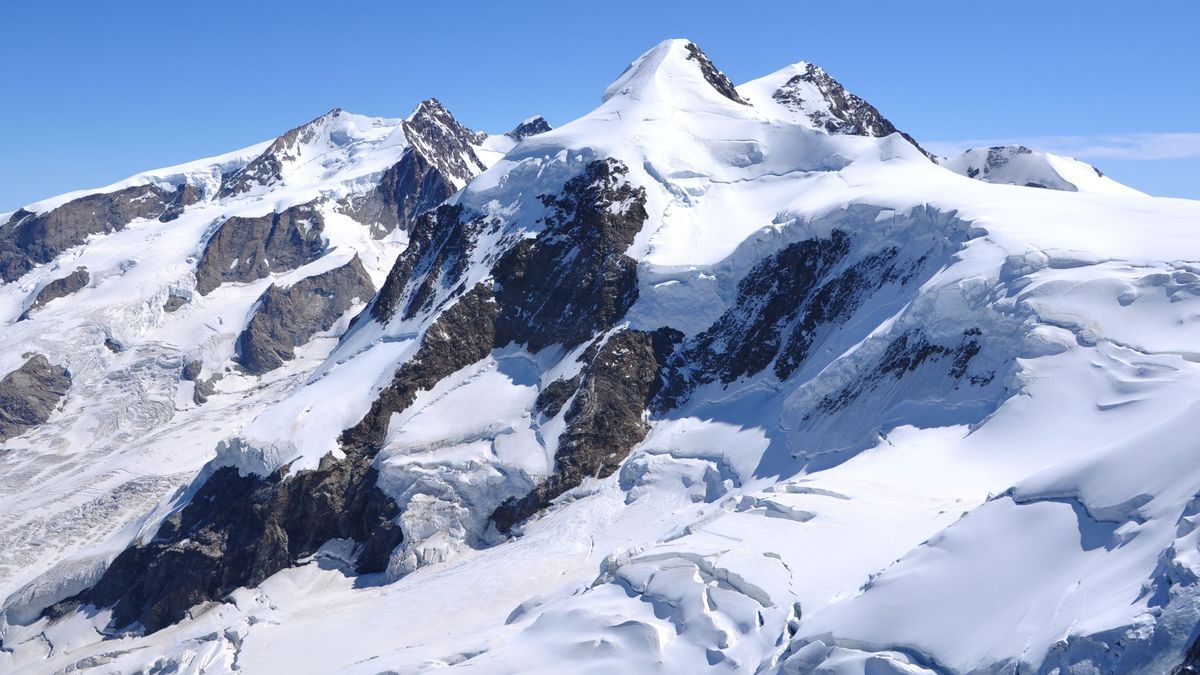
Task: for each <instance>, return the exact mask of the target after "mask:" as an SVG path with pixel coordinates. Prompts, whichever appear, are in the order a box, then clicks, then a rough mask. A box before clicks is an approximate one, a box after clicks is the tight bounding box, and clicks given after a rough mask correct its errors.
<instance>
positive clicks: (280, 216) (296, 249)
mask: <svg viewBox="0 0 1200 675" xmlns="http://www.w3.org/2000/svg"><path fill="white" fill-rule="evenodd" d="M324 229H325V220H324V218H322V217H321V213H320V211H318V210H317V209H316V207H315V206H314V204H312V203H309V204H300V205H298V206H293V207H291V208H289V209H287V210H286V211H283V212H280V213H272V214H268V215H265V216H261V217H258V218H241V217H237V216H235V217H233V218H230V219H228V220H226V221H225V222H224V223H222V224H221V226H220V227H219V228H218V229H217V231H216V232H214V233H213V235H212V236H211V237H210V238H209V240H208V243H207V244H205V246H204V253H203V255H201V257H200V263H199V265H197V266H196V290H198V291H199V292H200V294H201V295H207V294H208V293H210V292H212V291H213V289H215V288H217V287H218V286H220V285H221V284H223V283H226V282H230V281H234V282H238V281H240V282H247V281H255V280H257V279H262V278H264V277H266V276H268V275H269V274H271V273H272V272H285V271H287V270H294V269H296V268H298V267H301V266H303V265H305V264H307V263H310V262H312V261H314V260H316V259H317V258H319V257H321V255H322V253H324V251H325V240H324V238H323V237H322V232H323V231H324Z"/></svg>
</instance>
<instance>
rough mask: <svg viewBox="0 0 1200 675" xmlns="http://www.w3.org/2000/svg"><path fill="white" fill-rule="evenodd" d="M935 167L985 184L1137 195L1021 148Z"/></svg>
mask: <svg viewBox="0 0 1200 675" xmlns="http://www.w3.org/2000/svg"><path fill="white" fill-rule="evenodd" d="M938 163H939V164H941V165H942V166H944V167H946V168H947V169H950V170H951V171H953V172H955V173H957V174H961V175H963V176H966V177H967V178H974V179H976V180H981V181H983V182H985V183H1004V184H1009V185H1022V186H1025V187H1035V188H1046V189H1049V190H1062V191H1064V192H1094V193H1107V194H1124V195H1135V194H1141V193H1140V192H1138V191H1137V190H1134V189H1133V188H1131V187H1128V186H1126V185H1122V184H1121V183H1118V182H1116V181H1114V180H1112V179H1111V178H1109V177H1107V176H1105V175H1104V174H1103V173H1101V172H1100V170H1099V169H1097V168H1096V167H1094V166H1092V165H1091V164H1088V163H1086V162H1081V161H1079V160H1077V159H1073V158H1071V157H1064V156H1062V155H1055V154H1052V153H1049V152H1039V151H1037V150H1032V149H1030V148H1027V147H1025V146H1024V145H1016V144H1014V145H994V146H991V147H988V148H971V149H970V150H967V151H965V152H963V153H962V154H961V155H959V156H957V157H948V158H942V159H940V160H939V161H938Z"/></svg>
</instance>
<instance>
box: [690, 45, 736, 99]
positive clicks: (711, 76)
mask: <svg viewBox="0 0 1200 675" xmlns="http://www.w3.org/2000/svg"><path fill="white" fill-rule="evenodd" d="M687 51H688V60H695V61H696V63H697V64H699V66H700V72H701V73H702V74H703V75H704V79H705V80H706V81H707V82H708V83H709V84H711V85H712V88H713V89H716V90H717V93H719V94H720V95H722V96H724V97H725V98H727V99H729V100H730V101H733V102H734V103H741V104H742V105H750V104H749V103H747V102H746V100H745V99H743V98H742V97H741V96H740V95H739V94H738V92H737V88H736V87H734V86H733V82H730V81H729V78H728V77H726V76H725V73H722V72H721V71H720V70H718V69H717V67H716V66H714V65H713V62H712V61H711V60H710V59H709V58H708V55H707V54H705V53H704V52H703V51H702V50H701V49H700V47H698V46H696V45H695V44H694V43H691V42H689V43H687Z"/></svg>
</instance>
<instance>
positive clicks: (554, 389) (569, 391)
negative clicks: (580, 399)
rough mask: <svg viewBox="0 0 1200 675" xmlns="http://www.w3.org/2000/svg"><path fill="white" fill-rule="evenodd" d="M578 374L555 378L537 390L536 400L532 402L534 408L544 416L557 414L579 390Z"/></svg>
mask: <svg viewBox="0 0 1200 675" xmlns="http://www.w3.org/2000/svg"><path fill="white" fill-rule="evenodd" d="M579 380H580V376H579V375H576V376H575V377H571V378H568V379H564V380H555V381H553V382H551V383H550V384H548V385H546V387H545V388H544V389H542V390H541V391H540V392H538V397H537V401H535V402H534V406H533V407H534V409H535V410H537V411H538V412H539V413H541V414H542V415H543V416H545V417H554V416H556V415H558V413H559V411H561V410H562V408H563V406H564V405H566V404H567V401H568V400H570V398H571V397H572V396H574V395H575V392H576V391H578V390H579Z"/></svg>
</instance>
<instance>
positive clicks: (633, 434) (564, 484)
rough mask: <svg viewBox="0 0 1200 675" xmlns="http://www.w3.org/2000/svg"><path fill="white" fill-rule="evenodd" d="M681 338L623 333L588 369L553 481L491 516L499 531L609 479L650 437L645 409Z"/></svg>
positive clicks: (670, 333)
mask: <svg viewBox="0 0 1200 675" xmlns="http://www.w3.org/2000/svg"><path fill="white" fill-rule="evenodd" d="M681 337H682V335H681V334H680V333H678V332H677V331H674V330H672V329H669V328H660V329H659V330H657V331H654V332H652V333H648V332H643V331H635V330H622V331H619V332H617V333H615V334H614V335H613V336H612V337H610V338H609V339H608V340H607V341H606V342H605V343H604V345H603V346H602V347H600V349H599V350H598V351H597V352H596V353H595V355H594V357H593V358H592V360H591V361H590V362H589V363H588V364H587V365H586V366H585V367H584V371H583V378H582V384H581V385H580V386H579V391H578V393H576V394H575V398H574V399H573V400H572V403H571V407H570V408H569V409H568V410H567V412H566V416H565V418H564V419H565V420H566V422H567V428H566V430H565V431H563V433H562V435H561V436H560V437H559V440H558V450H557V451H556V452H555V453H554V471H553V473H551V475H550V477H549V478H547V479H546V480H545V481H544V482H542V483H541V484H539V485H538V486H537V487H535V488H534V489H533V491H532V492H530V493H529V494H527V495H525V496H524V497H521V498H519V499H517V498H512V499H509V500H507V501H505V502H504V503H503V504H501V505H500V507H499V508H498V509H496V511H495V513H493V514H492V520H493V522H495V524H496V529H498V530H499V531H501V532H508V531H510V530H511V529H512V527H513V526H514V525H515V524H517V523H519V522H521V521H523V520H525V519H526V518H528V517H529V516H531V515H533V514H534V513H536V512H537V511H539V510H541V509H542V508H544V507H545V506H547V505H548V504H549V503H550V501H551V500H553V499H554V498H555V497H558V496H559V495H561V494H563V493H564V492H566V491H567V490H570V489H571V488H574V487H577V486H579V485H580V484H581V483H583V481H584V479H586V478H589V477H595V478H605V477H607V476H609V475H611V474H612V473H613V472H614V471H616V470H617V467H618V466H620V464H621V462H623V461H625V457H626V456H627V455H628V454H629V451H630V450H632V449H633V447H634V446H636V445H637V444H638V443H640V442H641V441H642V439H643V438H645V437H646V432H647V431H649V425H648V424H647V423H646V422H645V420H644V419H643V413H644V411H645V409H646V406H647V405H649V403H650V401H651V400H652V399H653V398H654V397H655V395H656V394H657V393H658V390H659V388H660V385H661V382H662V378H661V373H662V369H663V367H664V365H665V364H666V361H667V357H668V356H669V355H670V354H671V352H672V351H673V350H674V348H675V344H676V343H677V342H678V341H679V339H680V338H681Z"/></svg>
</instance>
